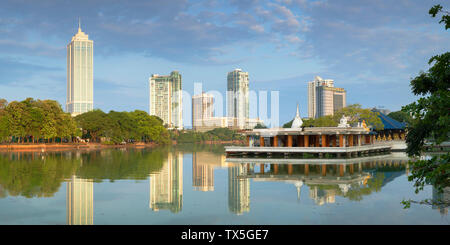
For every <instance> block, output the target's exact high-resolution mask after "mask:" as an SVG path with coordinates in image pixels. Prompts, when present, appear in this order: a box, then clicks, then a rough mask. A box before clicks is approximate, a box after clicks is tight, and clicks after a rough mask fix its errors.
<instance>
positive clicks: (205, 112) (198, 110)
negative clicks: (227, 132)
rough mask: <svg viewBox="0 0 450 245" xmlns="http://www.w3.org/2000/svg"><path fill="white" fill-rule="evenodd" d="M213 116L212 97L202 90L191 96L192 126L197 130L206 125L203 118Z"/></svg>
mask: <svg viewBox="0 0 450 245" xmlns="http://www.w3.org/2000/svg"><path fill="white" fill-rule="evenodd" d="M212 117H214V98H213V96H212V95H210V94H206V93H204V92H202V93H201V94H199V95H194V96H192V128H193V129H194V130H199V129H200V128H201V127H203V126H206V125H205V122H204V121H205V120H206V119H210V118H212Z"/></svg>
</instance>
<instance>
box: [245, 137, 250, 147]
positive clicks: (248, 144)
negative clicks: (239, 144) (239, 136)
mask: <svg viewBox="0 0 450 245" xmlns="http://www.w3.org/2000/svg"><path fill="white" fill-rule="evenodd" d="M246 143H247V146H250V136H249V135H247V142H246Z"/></svg>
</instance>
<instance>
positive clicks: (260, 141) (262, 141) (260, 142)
mask: <svg viewBox="0 0 450 245" xmlns="http://www.w3.org/2000/svg"><path fill="white" fill-rule="evenodd" d="M259 146H261V147H264V137H262V136H259Z"/></svg>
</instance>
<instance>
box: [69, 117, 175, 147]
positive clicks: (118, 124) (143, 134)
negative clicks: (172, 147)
mask: <svg viewBox="0 0 450 245" xmlns="http://www.w3.org/2000/svg"><path fill="white" fill-rule="evenodd" d="M75 121H76V122H77V124H78V127H80V128H82V129H83V131H84V135H83V137H84V138H89V139H90V140H91V141H93V142H98V141H100V138H101V137H105V138H106V141H108V142H113V143H115V144H119V143H121V142H134V141H142V142H155V143H157V144H161V145H166V144H169V143H170V137H169V133H168V132H167V129H165V128H164V126H163V124H162V120H161V119H160V118H158V117H156V116H150V115H149V114H148V113H147V112H145V111H140V110H135V111H132V112H116V111H110V112H109V113H108V114H106V113H104V112H103V111H101V110H98V109H97V110H93V111H89V112H86V113H83V114H81V115H78V116H76V117H75Z"/></svg>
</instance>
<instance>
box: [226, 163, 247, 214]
mask: <svg viewBox="0 0 450 245" xmlns="http://www.w3.org/2000/svg"><path fill="white" fill-rule="evenodd" d="M247 166H248V167H250V166H249V165H247ZM249 170H250V169H247V168H246V165H244V164H229V166H228V208H229V209H230V211H231V212H232V213H235V214H237V215H241V214H243V213H244V212H249V211H250V180H249V179H248V178H245V176H247V172H248V171H249Z"/></svg>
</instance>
